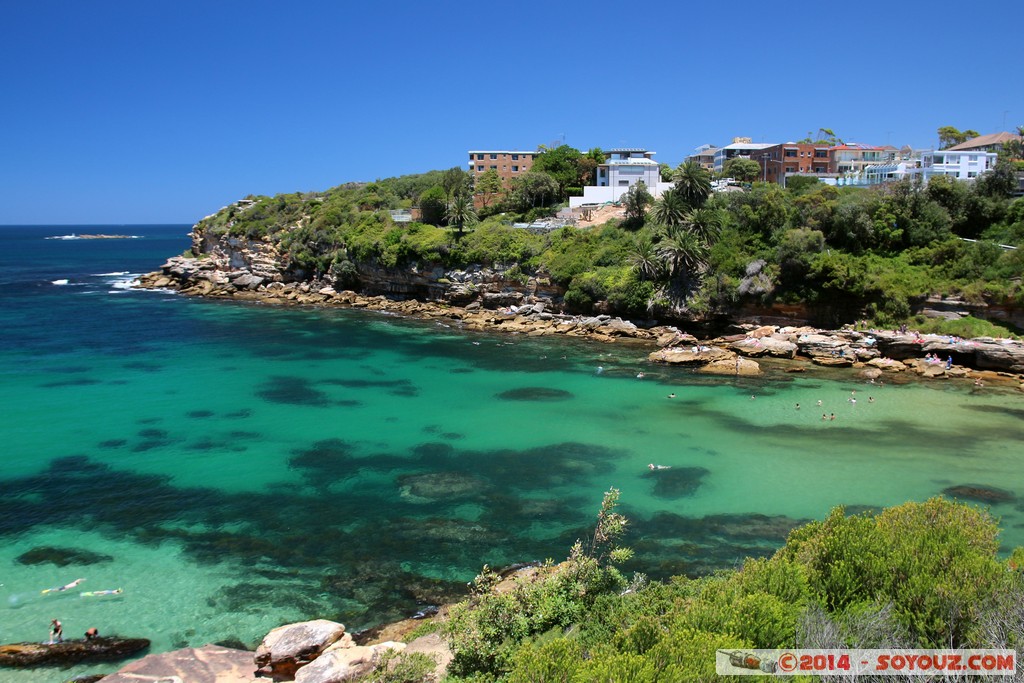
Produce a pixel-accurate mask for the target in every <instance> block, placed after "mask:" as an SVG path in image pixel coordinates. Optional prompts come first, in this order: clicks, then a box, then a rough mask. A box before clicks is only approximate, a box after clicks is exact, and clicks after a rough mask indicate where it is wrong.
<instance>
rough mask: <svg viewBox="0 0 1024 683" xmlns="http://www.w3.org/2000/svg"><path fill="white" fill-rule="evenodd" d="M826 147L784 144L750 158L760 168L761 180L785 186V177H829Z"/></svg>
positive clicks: (761, 151) (827, 148) (828, 149)
mask: <svg viewBox="0 0 1024 683" xmlns="http://www.w3.org/2000/svg"><path fill="white" fill-rule="evenodd" d="M829 151H830V147H829V146H828V145H816V144H813V143H805V142H786V143H783V144H781V145H772V146H771V147H765V148H764V149H761V150H757V151H755V152H753V153H751V155H750V158H751V159H753V160H754V161H756V162H757V163H758V164H759V165H760V166H761V180H763V181H765V182H769V183H778V184H779V185H785V184H786V176H792V175H810V176H816V177H820V178H825V177H829V170H828V167H829V159H830V156H829Z"/></svg>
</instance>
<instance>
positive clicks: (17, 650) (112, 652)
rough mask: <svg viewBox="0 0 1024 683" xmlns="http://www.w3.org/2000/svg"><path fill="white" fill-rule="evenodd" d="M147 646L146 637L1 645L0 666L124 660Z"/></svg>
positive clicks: (114, 637)
mask: <svg viewBox="0 0 1024 683" xmlns="http://www.w3.org/2000/svg"><path fill="white" fill-rule="evenodd" d="M148 647H149V640H147V639H145V638H118V637H116V636H111V637H99V638H93V639H91V640H85V639H80V640H65V641H63V642H60V643H13V644H10V645H0V666H10V667H31V666H66V665H69V664H77V663H79V662H86V661H116V660H118V659H125V658H127V657H130V656H131V655H134V654H136V653H137V652H141V651H142V650H145V649H146V648H148Z"/></svg>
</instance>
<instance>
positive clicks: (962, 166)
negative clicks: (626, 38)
mask: <svg viewBox="0 0 1024 683" xmlns="http://www.w3.org/2000/svg"><path fill="white" fill-rule="evenodd" d="M998 157H999V155H998V154H996V153H995V152H981V151H978V150H964V151H958V150H950V149H940V150H937V151H934V152H923V153H922V154H921V160H920V162H919V163H918V166H917V168H912V169H908V170H909V173H910V174H912V175H919V176H920V178H921V180H922V182H925V183H927V182H928V180H929V179H930V178H931V177H932V176H936V175H945V176H951V177H953V178H956V179H957V180H974V179H975V178H977V177H978V176H979V175H981V174H982V173H984V172H985V171H990V170H992V169H993V168H994V167H995V165H996V159H997V158H998Z"/></svg>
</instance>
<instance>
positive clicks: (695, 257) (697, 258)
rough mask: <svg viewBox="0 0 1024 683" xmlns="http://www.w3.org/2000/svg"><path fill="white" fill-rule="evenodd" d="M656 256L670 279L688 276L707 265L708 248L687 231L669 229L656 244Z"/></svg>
mask: <svg viewBox="0 0 1024 683" xmlns="http://www.w3.org/2000/svg"><path fill="white" fill-rule="evenodd" d="M658 255H659V256H660V257H661V258H662V259H663V260H664V261H665V263H666V265H667V266H668V270H669V274H670V275H671V276H672V277H680V276H688V275H690V274H691V273H694V272H696V271H697V270H698V269H700V268H702V267H703V266H704V265H705V264H706V263H707V257H708V247H707V245H706V244H704V242H703V241H701V239H700V238H699V237H698V236H697V235H696V234H695V233H693V232H691V231H689V230H686V229H683V228H669V229H668V230H667V231H666V233H665V235H664V236H663V237H662V239H661V240H660V241H659V242H658Z"/></svg>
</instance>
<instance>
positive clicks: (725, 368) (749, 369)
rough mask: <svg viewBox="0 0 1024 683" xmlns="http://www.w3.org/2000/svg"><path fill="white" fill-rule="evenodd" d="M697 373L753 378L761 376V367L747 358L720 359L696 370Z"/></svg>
mask: <svg viewBox="0 0 1024 683" xmlns="http://www.w3.org/2000/svg"><path fill="white" fill-rule="evenodd" d="M697 372H699V373H701V374H705V375H733V376H736V375H742V376H744V377H754V376H757V375H760V374H761V366H760V365H758V364H757V362H756V361H752V360H750V359H749V358H740V357H739V356H737V357H736V358H735V359H731V360H730V359H721V360H715V361H711V362H710V363H708V364H707V365H703V366H701V367H700V368H698V370H697Z"/></svg>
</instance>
